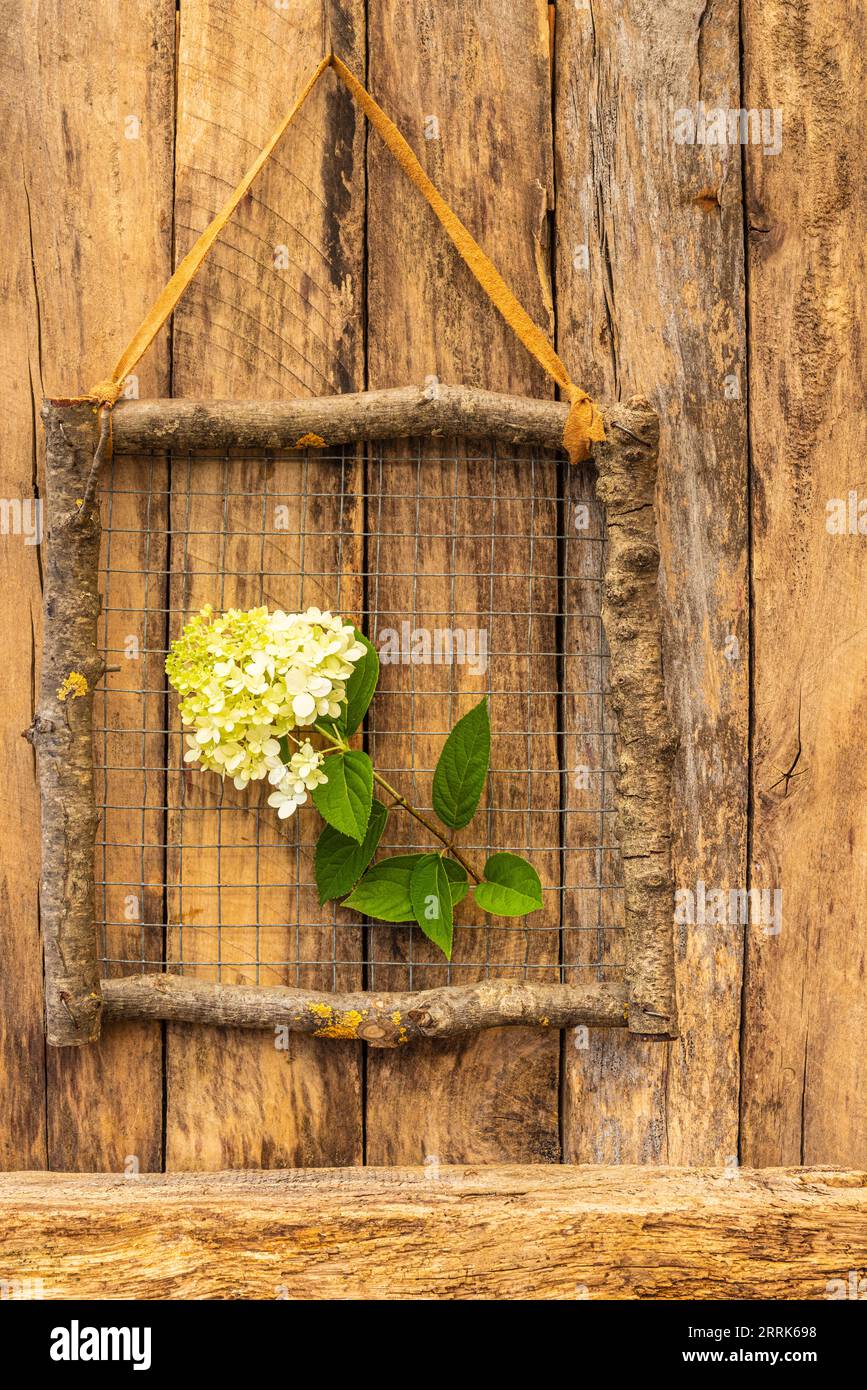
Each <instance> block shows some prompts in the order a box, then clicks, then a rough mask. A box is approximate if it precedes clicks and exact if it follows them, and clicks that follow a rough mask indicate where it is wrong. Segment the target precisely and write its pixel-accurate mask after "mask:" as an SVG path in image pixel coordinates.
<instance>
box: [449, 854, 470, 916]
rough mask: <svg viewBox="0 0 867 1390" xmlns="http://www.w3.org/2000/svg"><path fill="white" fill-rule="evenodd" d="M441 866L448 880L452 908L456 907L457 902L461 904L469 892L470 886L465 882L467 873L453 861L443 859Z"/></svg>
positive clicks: (460, 865)
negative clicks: (443, 867)
mask: <svg viewBox="0 0 867 1390" xmlns="http://www.w3.org/2000/svg"><path fill="white" fill-rule="evenodd" d="M443 865H444V866H445V871H446V874H447V876H448V880H449V888H450V889H451V892H452V907H457V905H458V903H459V902H463V900H464V898H465V897H466V896H467V893H468V892H469V888H470V885H469V883H468V882H467V871H466V869H465V868H464V866H463V865H462V864H458V862H457V861H456V860H455V859H443Z"/></svg>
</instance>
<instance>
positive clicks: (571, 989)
mask: <svg viewBox="0 0 867 1390" xmlns="http://www.w3.org/2000/svg"><path fill="white" fill-rule="evenodd" d="M102 992H103V998H104V1010H105V1014H106V1016H107V1017H108V1018H148V1019H165V1020H169V1021H171V1022H175V1023H178V1022H180V1023H207V1024H212V1025H213V1024H218V1025H219V1024H223V1025H226V1026H228V1027H232V1028H277V1027H285V1028H288V1029H289V1031H290V1032H293V1033H309V1034H310V1035H311V1036H313V1037H315V1038H346V1039H350V1040H354V1039H359V1038H360V1039H362V1040H363V1041H364V1042H368V1043H371V1044H372V1045H373V1046H374V1047H401V1046H403V1045H404V1044H406V1043H409V1042H412V1041H413V1040H414V1039H416V1038H462V1037H466V1036H468V1035H469V1034H471V1033H477V1032H479V1031H480V1029H483V1028H503V1027H509V1026H511V1027H543V1028H574V1027H577V1026H578V1025H579V1024H586V1025H588V1026H595V1027H607V1028H623V1027H625V1026H626V993H625V990H624V989H623V988H622V987H621V986H620V985H611V984H607V985H606V984H592V985H560V984H554V985H544V984H535V985H534V984H530V985H527V984H523V983H521V982H515V983H512V982H510V981H499V980H497V981H484V982H482V983H480V984H474V985H447V986H445V987H443V988H442V989H425V990H418V991H415V992H413V993H403V994H382V993H379V992H378V991H375V990H371V991H366V992H359V993H354V994H325V993H314V992H311V991H310V990H304V989H290V988H287V987H285V986H279V985H224V984H212V983H211V982H210V981H207V980H195V979H190V978H188V977H186V976H183V975H135V976H130V977H128V978H126V979H121V980H103V982H102Z"/></svg>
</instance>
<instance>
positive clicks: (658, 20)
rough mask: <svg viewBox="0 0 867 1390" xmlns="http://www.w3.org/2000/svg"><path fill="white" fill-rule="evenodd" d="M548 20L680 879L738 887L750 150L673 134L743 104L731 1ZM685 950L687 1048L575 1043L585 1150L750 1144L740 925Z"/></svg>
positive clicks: (684, 0)
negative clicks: (654, 677) (647, 454)
mask: <svg viewBox="0 0 867 1390" xmlns="http://www.w3.org/2000/svg"><path fill="white" fill-rule="evenodd" d="M556 19H557V24H556V43H555V52H556V92H555V131H556V187H557V214H556V226H557V256H556V273H555V283H556V287H557V294H556V304H557V314H558V326H559V346H560V351H561V355H563V356H564V358H565V360H566V361H567V362H568V363H569V364H570V367H571V369H572V373H573V377H574V378H575V379H576V380H578V381H580V382H581V384H582V385H584V386H585V387H586V388H587V389H589V390H590V391H591V392H594V393H599V394H601V395H615V396H617V397H622V398H626V397H628V396H629V395H631V394H633V393H640V394H643V395H645V396H647V397H648V398H649V399H650V401H651V402H652V404H653V405H654V406H655V407H656V408H657V409H658V411H659V413H660V416H661V421H662V439H661V445H660V485H659V493H658V505H659V515H660V530H661V536H660V539H661V549H662V570H663V579H662V584H663V595H664V602H665V604H666V607H667V614H668V618H667V640H666V643H665V647H664V653H663V655H664V665H665V672H666V678H667V683H668V689H669V692H670V698H671V702H672V712H673V718H674V723H675V727H676V729H677V730H678V731H679V734H680V739H681V742H680V752H679V756H678V760H677V765H676V770H675V790H674V798H673V801H674V804H673V816H674V825H673V830H674V866H675V882H676V884H677V885H678V886H680V887H684V888H688V889H692V890H693V891H696V888H697V883H698V881H699V880H704V882H705V883H706V884H707V885H708V888H710V887H711V886H722V887H725V888H735V887H739V886H743V885H744V884H745V879H746V867H745V844H746V839H745V837H746V805H747V786H746V768H747V726H748V609H747V583H746V557H747V522H746V500H745V499H746V447H745V418H744V399H743V397H744V391H745V382H744V333H745V327H744V310H743V254H742V245H743V243H742V213H741V186H740V179H741V173H740V169H741V165H740V149H739V147H738V146H737V145H735V146H729V145H722V146H710V145H698V144H693V145H689V144H677V143H675V139H674V116H675V112H676V111H677V110H678V109H679V108H686V107H691V108H693V109H695V107H696V103H697V102H698V101H699V100H702V101H704V102H705V103H706V104H707V105H708V106H717V105H720V106H725V107H728V106H730V105H733V106H738V105H739V96H738V92H739V59H738V54H739V47H738V7H737V4H736V3H735V0H721V2H720V3H717V4H714V5H712V6H708V5H705V6H701V5H700V4H697V3H693V0H673V3H671V4H667V5H665V6H658V7H656V8H654V10H653V12H652V13H651V12H650V11H649V10H648V9H647V7H646V6H644V5H641V4H638V3H632V0H627V3H617V4H614V3H608V2H607V0H603V2H602V3H600V2H599V0H585V2H582V3H577V4H571V5H558V7H557V15H556ZM727 393H728V394H727ZM734 393H737V394H734ZM730 397H731V398H730ZM732 639H734V643H733V642H732ZM735 643H736V646H735ZM727 653H728V655H727ZM676 947H677V972H678V982H679V989H678V1010H679V1014H680V1027H681V1030H682V1035H681V1037H680V1039H679V1040H678V1041H677V1042H676V1043H673V1044H670V1045H669V1044H659V1043H642V1042H641V1041H639V1040H637V1039H635V1038H632V1037H625V1036H619V1035H618V1036H614V1035H607V1034H598V1035H596V1036H592V1037H591V1039H590V1045H589V1048H587V1049H583V1050H579V1049H576V1048H575V1047H574V1046H572V1045H571V1042H568V1043H567V1047H566V1051H565V1057H566V1068H565V1078H564V1081H565V1085H564V1157H565V1158H567V1159H569V1160H570V1161H572V1162H588V1161H590V1162H659V1161H662V1162H670V1163H702V1162H704V1163H710V1162H720V1161H724V1160H725V1159H726V1158H728V1157H729V1156H731V1155H736V1154H737V1145H738V1084H739V1077H738V1059H739V1026H740V992H741V978H742V935H741V931H740V930H739V929H738V928H737V927H725V926H719V927H717V926H706V927H702V926H698V925H684V926H683V927H682V928H681V929H679V933H678V937H677V941H676Z"/></svg>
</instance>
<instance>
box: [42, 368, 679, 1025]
mask: <svg viewBox="0 0 867 1390" xmlns="http://www.w3.org/2000/svg"><path fill="white" fill-rule="evenodd" d="M602 409H603V418H604V422H605V434H606V438H605V441H604V442H603V443H601V444H598V445H596V446H595V447H594V450H593V460H592V462H593V465H594V467H595V482H596V492H597V496H598V497H599V499H600V501H601V502H602V503H603V505H604V509H605V528H606V539H607V542H608V549H607V555H608V559H607V565H606V569H605V574H604V580H603V601H602V625H603V628H604V631H605V634H606V637H607V641H608V646H609V651H610V690H611V701H612V706H613V708H614V710H615V712H616V714H617V718H618V737H617V740H616V747H617V771H616V773H615V796H616V803H615V804H616V811H615V822H616V833H617V837H618V840H619V844H620V850H621V855H622V860H623V874H624V889H625V914H626V952H627V966H626V980H625V983H624V984H612V983H600V984H593V985H568V984H555V985H549V984H544V985H540V984H537V985H534V984H526V983H522V982H508V981H483V982H480V983H479V984H475V985H469V986H448V987H445V988H440V989H432V990H425V991H420V992H417V993H416V992H414V993H411V994H406V993H400V994H389V993H382V992H376V991H372V992H365V993H355V994H349V995H333V994H329V993H327V992H324V991H322V992H319V991H307V990H298V989H292V988H288V987H274V986H267V987H263V986H246V985H231V984H222V983H219V984H211V983H207V982H204V981H200V980H194V979H191V978H187V977H184V976H180V975H173V974H171V973H170V972H166V973H163V974H153V975H135V976H127V977H124V978H121V979H107V980H100V977H99V964H98V957H97V937H96V894H95V881H94V862H93V860H94V855H93V848H94V840H95V836H96V830H97V811H96V804H95V795H94V763H93V692H94V686H95V685H96V684H97V682H98V681H99V679H100V677H101V675H102V674H103V673H104V663H103V661H102V659H101V657H100V655H99V652H98V647H97V621H98V616H99V608H100V600H99V591H98V564H99V545H100V517H99V499H98V487H97V486H96V485H97V483H98V475H99V470H100V467H101V464H102V461H103V458H104V457H105V456H106V455H107V454H109V453H110V452H111V453H113V455H114V456H118V455H123V454H133V453H136V452H140V451H142V450H155V451H159V450H167V451H168V450H185V451H194V450H196V449H200V450H201V449H209V450H213V448H214V447H215V446H225V447H229V448H245V449H281V450H291V449H305V448H310V447H315V448H324V447H330V446H333V445H341V444H347V443H353V442H359V443H360V442H363V441H365V440H385V439H400V438H404V437H420V436H421V437H436V436H440V435H452V436H462V437H465V438H479V439H481V438H493V439H497V440H499V441H501V442H504V443H509V444H512V445H535V446H537V447H540V448H544V449H550V450H553V449H559V448H561V447H562V435H563V427H564V425H565V422H566V417H567V415H568V412H569V406H568V404H566V403H563V402H559V401H551V400H533V399H529V398H526V397H519V396H510V395H505V394H501V393H497V392H491V391H481V390H476V389H474V388H467V387H457V386H445V385H441V384H438V383H437V384H435V385H433V386H431V387H429V388H417V387H403V388H399V389H396V390H390V391H371V392H361V393H357V394H348V395H342V396H328V397H321V398H311V399H301V400H290V401H188V400H150V401H121V402H119V403H118V404H117V405H116V406H115V407H114V409H113V411H112V412H111V418H110V429H107V428H106V421H107V419H108V417H107V415H106V414H105V413H103V414H102V419H100V418H99V412H98V411H97V410H94V408H93V406H92V405H91V404H90V403H87V402H76V401H70V400H48V401H45V402H44V404H43V408H42V418H43V421H44V423H45V430H46V441H47V450H46V492H47V500H46V525H45V534H46V540H47V545H46V551H47V556H46V564H45V591H44V627H43V650H42V672H41V682H40V692H39V699H38V704H37V708H36V711H35V713H34V718H33V722H32V723H31V725H30V727H29V728H28V729H27V730H26V731H25V735H24V736H25V737H26V738H27V739H29V740H30V742H31V743H32V744H33V747H34V749H35V753H36V762H37V774H38V779H39V787H40V795H41V803H42V871H41V878H40V913H41V922H42V931H43V949H44V962H45V1010H46V1020H45V1023H46V1038H47V1041H48V1042H49V1044H51V1045H52V1046H57V1047H64V1046H76V1045H81V1044H86V1043H89V1042H93V1041H95V1040H96V1039H97V1038H98V1037H99V1034H100V1028H101V1024H102V1019H103V1018H108V1019H113V1018H115V1019H126V1018H147V1019H158V1020H169V1019H171V1020H181V1021H187V1022H203V1023H211V1024H224V1025H227V1026H232V1027H240V1028H274V1027H285V1028H287V1029H288V1030H289V1031H293V1032H302V1033H307V1034H311V1035H312V1036H315V1037H319V1038H327V1039H339V1038H354V1039H363V1040H365V1041H367V1042H368V1043H370V1044H371V1045H373V1046H379V1047H399V1046H402V1045H404V1044H406V1043H409V1042H411V1041H413V1040H414V1039H416V1038H424V1037H427V1038H460V1037H464V1036H466V1035H468V1034H470V1033H473V1032H475V1031H478V1030H479V1029H482V1028H492V1027H502V1026H509V1025H518V1026H525V1027H526V1026H538V1027H555V1028H563V1027H574V1026H578V1025H585V1026H594V1027H619V1028H626V1029H628V1031H629V1032H631V1033H637V1034H640V1035H642V1036H645V1037H649V1038H657V1039H663V1040H664V1039H670V1038H674V1037H676V1036H677V1019H676V1007H675V979H674V945H673V905H674V892H673V882H672V870H671V769H672V763H673V759H674V753H675V747H676V744H675V739H674V737H673V733H672V727H671V723H670V719H669V715H668V710H667V705H666V700H665V692H664V685H663V674H662V663H661V637H662V611H661V604H660V598H659V586H658V572H659V544H658V538H657V526H656V509H655V494H656V478H657V468H658V458H659V451H658V444H659V422H658V419H657V416H656V414H655V413H654V411H653V410H652V409H651V408H650V406H649V405H648V403H647V402H646V401H645V400H643V399H642V398H639V397H636V398H633V399H632V400H630V401H629V402H627V403H626V404H620V403H616V404H611V405H608V406H604V407H603V408H602Z"/></svg>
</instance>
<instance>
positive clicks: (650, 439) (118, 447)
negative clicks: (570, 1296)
mask: <svg viewBox="0 0 867 1390" xmlns="http://www.w3.org/2000/svg"><path fill="white" fill-rule="evenodd" d="M69 404H70V402H67V401H64V400H55V401H49V402H47V405H48V407H49V409H51V408H55V409H60V410H62V409H63V407H65V406H68V405H69ZM79 408H80V407H79ZM601 409H602V414H603V419H604V421H605V429H606V435H607V436H608V439H609V441H610V442H611V443H612V444H616V443H617V442H618V437H620V438H621V439H623V438H628V437H629V436H630V435H631V436H632V437H633V438H638V439H639V440H640V442H641V443H645V444H648V445H651V446H655V443H656V416H655V415H654V414H653V412H652V411H651V410H650V409H649V408H648V407H647V405H646V403H644V402H641V403H640V405H639V403H638V402H633V403H631V404H630V405H621V404H618V403H615V404H612V405H608V406H602V407H601ZM568 414H569V403H568V401H554V400H536V399H533V398H531V397H527V396H511V395H505V394H503V393H501V392H497V391H481V390H477V389H475V388H474V387H470V386H444V385H441V384H436V385H432V386H428V387H418V386H403V387H399V388H397V389H395V390H389V391H361V392H357V393H354V394H347V395H339V396H318V397H311V398H306V399H297V400H288V401H193V400H146V401H126V400H124V401H119V402H118V403H117V405H116V406H115V407H114V409H113V412H112V445H113V451H114V453H115V454H132V453H141V452H143V451H148V450H153V449H156V450H161V449H165V450H175V451H178V450H192V451H196V450H201V451H206V452H212V451H213V450H214V449H215V448H223V447H226V448H239V449H297V448H302V449H303V448H308V447H311V446H312V447H318V448H323V447H324V448H328V447H330V446H331V445H340V444H353V443H357V442H361V441H363V440H367V439H371V440H372V439H403V438H411V437H420V436H438V435H454V436H463V437H465V438H470V439H498V440H501V441H502V442H504V443H508V444H514V445H525V444H531V445H536V446H538V447H540V448H543V449H562V448H563V429H564V426H565V424H566V418H567V416H568ZM612 430H613V431H614V433H613V435H612V433H611V431H612ZM311 436H312V438H311Z"/></svg>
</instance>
